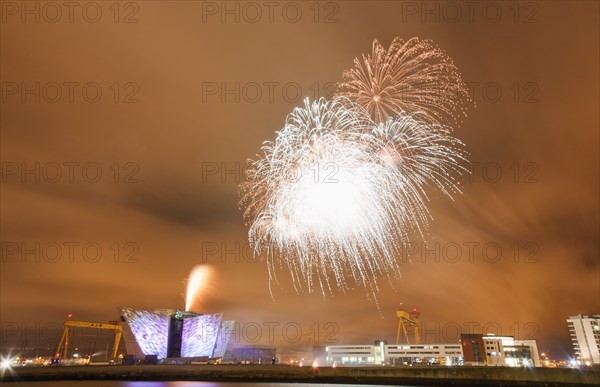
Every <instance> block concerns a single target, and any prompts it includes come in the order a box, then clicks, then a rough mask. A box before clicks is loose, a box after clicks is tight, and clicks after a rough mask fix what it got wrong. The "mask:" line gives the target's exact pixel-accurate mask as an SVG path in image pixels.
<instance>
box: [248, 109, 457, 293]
mask: <svg viewBox="0 0 600 387" xmlns="http://www.w3.org/2000/svg"><path fill="white" fill-rule="evenodd" d="M428 118H429V116H427V114H426V113H418V114H417V113H415V114H413V115H408V114H404V115H402V116H398V117H394V118H390V119H387V120H385V121H384V122H381V123H376V122H375V121H374V120H372V119H371V117H370V115H369V113H368V112H367V111H366V110H365V109H363V108H361V107H360V106H356V105H355V104H353V103H352V102H351V101H350V100H348V99H345V98H337V99H335V100H333V101H326V100H324V99H320V100H318V101H314V102H312V103H310V102H309V101H308V100H305V106H304V107H303V108H296V109H294V111H293V112H292V113H291V114H290V115H289V116H288V117H287V119H286V124H285V126H284V127H283V129H282V130H281V131H279V132H278V133H277V137H276V140H275V142H266V143H265V144H264V146H263V152H264V155H263V156H262V157H261V158H259V159H257V160H256V161H253V162H251V165H250V166H251V167H250V168H249V170H248V176H247V181H245V182H244V183H242V185H241V186H240V193H241V196H242V199H241V202H240V205H241V207H243V208H244V210H245V211H244V218H245V220H246V222H247V224H248V226H249V231H248V235H249V242H250V244H251V246H253V247H254V249H255V252H256V253H258V254H260V253H262V252H266V255H267V259H268V268H269V278H270V280H275V281H276V276H275V271H276V269H277V267H280V268H284V267H287V269H288V270H289V272H290V273H291V276H292V278H293V280H294V286H295V287H296V290H297V291H304V290H307V291H308V292H312V291H313V289H314V287H315V285H316V284H318V285H319V287H320V288H321V290H322V291H323V293H324V294H325V292H326V291H327V292H332V291H333V290H334V289H337V290H341V291H342V292H344V291H345V290H347V289H351V288H353V286H354V284H356V285H358V286H361V287H364V288H366V289H369V290H370V291H371V294H373V295H375V294H376V292H377V291H378V281H377V279H378V277H380V276H381V275H384V276H387V277H388V278H390V277H391V276H395V275H397V274H398V273H399V268H398V264H397V261H396V255H397V254H398V253H400V252H401V242H406V241H408V240H409V237H410V235H411V234H413V233H414V232H415V231H416V232H417V233H420V234H421V235H422V234H423V232H424V230H425V229H426V228H427V224H428V222H429V219H430V215H429V212H428V210H427V207H426V202H427V201H428V200H429V198H428V196H427V193H426V192H427V191H429V190H431V189H435V190H437V191H439V192H441V193H443V194H446V195H450V194H451V193H452V192H454V191H456V190H457V185H456V182H457V180H456V179H457V178H458V176H459V175H460V172H461V170H462V167H461V166H460V162H461V161H462V160H464V152H463V151H462V143H461V142H460V141H459V140H457V139H455V138H453V137H452V136H451V135H450V130H449V129H448V128H446V127H444V126H442V125H440V124H437V123H432V122H429V120H428Z"/></svg>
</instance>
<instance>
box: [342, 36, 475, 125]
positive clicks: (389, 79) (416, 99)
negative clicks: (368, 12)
mask: <svg viewBox="0 0 600 387" xmlns="http://www.w3.org/2000/svg"><path fill="white" fill-rule="evenodd" d="M336 95H337V96H345V97H348V98H349V99H350V100H352V101H353V102H354V103H356V104H357V105H359V106H362V107H363V108H364V109H366V110H367V111H368V112H369V114H370V115H371V117H372V118H373V120H374V121H375V122H378V123H381V122H385V121H386V120H387V119H388V118H393V117H396V116H398V115H401V114H404V112H410V113H416V112H419V113H420V115H421V117H420V119H421V120H424V121H426V122H428V123H441V124H449V125H451V126H454V125H458V124H460V121H461V120H462V118H463V117H464V114H465V105H466V103H467V102H468V101H469V94H468V91H467V87H466V84H465V83H464V82H463V81H462V78H461V75H460V73H459V71H458V69H457V68H456V66H455V65H454V64H453V62H452V60H451V59H450V57H448V55H447V54H446V53H445V52H444V51H443V50H442V49H440V48H438V47H436V46H435V45H434V44H433V43H432V42H431V41H429V40H421V39H419V38H412V39H409V40H407V41H405V40H403V39H402V38H399V37H397V38H395V39H394V40H393V41H392V44H391V45H390V47H389V49H388V50H386V49H385V48H384V47H383V46H382V45H381V44H380V43H379V42H378V41H377V40H374V41H373V50H372V52H371V54H370V55H368V54H367V55H363V56H362V61H361V60H360V59H358V58H356V59H355V60H354V67H353V68H352V69H350V70H347V71H345V72H344V74H343V80H342V82H340V83H338V84H337V85H336Z"/></svg>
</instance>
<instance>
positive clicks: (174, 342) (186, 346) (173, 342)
mask: <svg viewBox="0 0 600 387" xmlns="http://www.w3.org/2000/svg"><path fill="white" fill-rule="evenodd" d="M119 312H120V316H121V322H122V324H121V325H122V327H123V339H124V341H125V347H126V349H127V353H128V354H133V355H136V357H138V358H144V356H149V355H155V356H156V357H157V358H158V359H167V358H191V359H194V358H202V359H206V358H209V359H216V358H222V357H223V356H224V354H225V350H226V349H227V344H228V342H229V337H230V333H231V332H232V329H233V325H234V323H235V322H234V321H225V320H223V316H222V315H221V314H198V313H192V312H186V311H183V310H178V309H152V310H143V309H134V308H127V307H123V308H119Z"/></svg>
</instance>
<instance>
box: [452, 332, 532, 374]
mask: <svg viewBox="0 0 600 387" xmlns="http://www.w3.org/2000/svg"><path fill="white" fill-rule="evenodd" d="M460 341H461V346H462V352H463V354H464V363H465V364H466V365H488V366H510V367H521V366H525V367H531V366H534V367H539V366H540V365H541V363H540V356H539V352H538V349H537V342H536V341H535V340H515V339H514V338H513V337H512V336H496V335H483V334H477V333H469V334H462V335H461V340H460Z"/></svg>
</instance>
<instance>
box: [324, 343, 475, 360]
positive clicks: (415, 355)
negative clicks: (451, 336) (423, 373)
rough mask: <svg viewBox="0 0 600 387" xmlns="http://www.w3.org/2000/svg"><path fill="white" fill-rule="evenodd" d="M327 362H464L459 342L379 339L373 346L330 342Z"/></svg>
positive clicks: (327, 349) (327, 350)
mask: <svg viewBox="0 0 600 387" xmlns="http://www.w3.org/2000/svg"><path fill="white" fill-rule="evenodd" d="M325 359H326V364H328V365H338V366H350V365H380V364H394V365H409V364H441V365H457V364H462V363H463V354H462V349H461V346H460V344H459V343H452V344H390V345H388V344H386V343H385V342H383V341H376V342H375V344H373V345H330V346H328V347H327V348H326V358H325Z"/></svg>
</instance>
